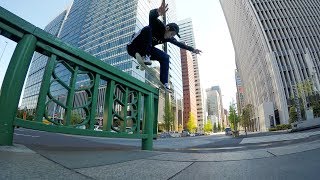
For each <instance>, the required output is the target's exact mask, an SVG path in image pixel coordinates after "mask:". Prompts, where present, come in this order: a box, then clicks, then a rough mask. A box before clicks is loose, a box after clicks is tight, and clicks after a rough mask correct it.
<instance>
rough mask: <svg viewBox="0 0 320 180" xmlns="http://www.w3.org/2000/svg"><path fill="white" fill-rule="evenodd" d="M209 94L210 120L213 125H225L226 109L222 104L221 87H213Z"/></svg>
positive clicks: (208, 108)
mask: <svg viewBox="0 0 320 180" xmlns="http://www.w3.org/2000/svg"><path fill="white" fill-rule="evenodd" d="M206 93H207V111H208V120H209V119H210V120H211V121H212V124H214V123H216V124H217V126H218V123H219V124H220V125H222V124H225V118H224V109H223V104H222V94H221V90H220V87H219V86H213V87H211V88H209V89H207V90H206Z"/></svg>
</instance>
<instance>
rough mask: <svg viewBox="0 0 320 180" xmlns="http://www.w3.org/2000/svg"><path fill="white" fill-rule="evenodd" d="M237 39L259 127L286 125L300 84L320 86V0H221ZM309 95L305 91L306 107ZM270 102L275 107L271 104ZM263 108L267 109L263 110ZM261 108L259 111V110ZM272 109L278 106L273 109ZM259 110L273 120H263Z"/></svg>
mask: <svg viewBox="0 0 320 180" xmlns="http://www.w3.org/2000/svg"><path fill="white" fill-rule="evenodd" d="M220 2H221V5H222V8H223V11H224V14H225V17H226V20H227V22H228V26H229V30H230V34H231V37H232V40H233V44H234V49H235V55H236V66H237V70H238V72H239V75H240V77H241V80H242V83H243V87H244V90H245V102H246V104H252V105H253V106H254V109H255V114H256V116H255V120H256V122H257V123H256V129H257V130H266V129H268V128H269V127H270V126H269V124H272V123H274V124H288V123H289V121H288V120H289V113H288V109H289V108H290V106H291V105H296V106H300V105H299V102H298V104H297V103H296V102H292V101H291V98H292V97H295V96H296V94H297V93H296V90H297V86H298V85H299V84H301V83H304V82H306V81H309V82H311V84H312V87H313V89H312V90H313V91H315V92H317V91H318V90H319V75H320V61H319V58H320V46H319V42H320V41H319V40H320V27H319V26H318V24H319V12H320V8H319V7H320V6H319V5H320V2H319V1H317V0H299V1H291V0H282V1H269V0H239V1H234V0H220ZM307 96H308V94H305V93H302V95H301V99H302V102H303V106H304V108H308V107H309V104H310V103H309V102H308V101H307V100H306V99H307V98H306V97H307ZM270 106H271V107H270ZM261 108H262V109H265V111H266V112H269V114H265V113H259V112H261V111H262V110H261ZM259 109H260V110H259ZM270 109H273V110H274V111H273V112H271V111H270ZM259 114H265V115H267V116H270V117H271V118H270V121H273V122H267V121H268V120H267V121H265V122H259V118H260V119H268V118H266V117H263V118H261V117H259Z"/></svg>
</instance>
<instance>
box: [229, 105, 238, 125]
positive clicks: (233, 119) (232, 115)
mask: <svg viewBox="0 0 320 180" xmlns="http://www.w3.org/2000/svg"><path fill="white" fill-rule="evenodd" d="M228 119H229V122H230V124H231V127H233V129H234V130H235V131H236V130H237V124H238V123H239V117H238V115H237V112H236V107H235V104H234V103H233V102H232V103H230V106H229V116H228Z"/></svg>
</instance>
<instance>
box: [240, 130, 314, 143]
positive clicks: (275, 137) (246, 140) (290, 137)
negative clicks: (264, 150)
mask: <svg viewBox="0 0 320 180" xmlns="http://www.w3.org/2000/svg"><path fill="white" fill-rule="evenodd" d="M315 135H320V130H319V131H313V132H297V133H289V134H279V135H271V136H260V137H250V138H243V140H242V141H241V142H240V144H256V143H268V142H277V141H288V140H296V139H304V138H308V137H310V136H315Z"/></svg>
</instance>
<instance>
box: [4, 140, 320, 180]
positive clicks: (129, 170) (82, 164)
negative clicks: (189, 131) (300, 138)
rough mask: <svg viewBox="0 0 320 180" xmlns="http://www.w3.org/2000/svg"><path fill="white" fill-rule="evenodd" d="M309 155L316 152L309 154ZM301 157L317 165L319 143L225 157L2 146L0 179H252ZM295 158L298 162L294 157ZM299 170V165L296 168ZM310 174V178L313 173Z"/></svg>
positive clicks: (292, 177) (295, 177)
mask: <svg viewBox="0 0 320 180" xmlns="http://www.w3.org/2000/svg"><path fill="white" fill-rule="evenodd" d="M308 152H309V153H313V154H307V153H308ZM297 153H306V154H307V155H306V157H308V158H309V159H308V158H304V159H305V160H308V161H310V162H315V163H318V164H312V163H310V166H309V165H308V168H313V167H314V166H316V165H319V162H320V159H319V158H318V157H317V156H315V155H314V154H319V153H320V140H316V141H312V142H306V143H300V144H293V145H288V146H282V147H274V148H265V149H257V150H247V151H237V152H221V153H179V152H159V151H140V150H139V151H138V150H123V151H121V150H96V151H93V150H91V151H90V150H86V151H79V150H63V149H59V150H53V149H41V148H40V149H37V150H36V152H35V151H33V150H31V149H28V148H26V147H25V146H23V145H15V146H14V147H8V146H2V147H1V146H0V174H1V178H0V179H2V178H3V179H9V180H10V179H15V180H16V179H23V180H28V179H32V180H33V179H54V180H58V179H77V180H81V179H116V180H117V179H125V180H127V179H133V180H135V179H137V180H141V179H146V180H152V179H155V180H158V179H160V180H162V179H164V180H165V179H183V180H186V179H230V178H231V179H233V178H237V179H252V178H253V179H254V177H255V176H256V175H257V174H255V173H257V172H260V173H263V172H266V170H264V168H269V169H270V168H271V171H270V170H269V172H275V171H279V168H276V166H273V165H272V163H281V162H286V161H290V160H294V161H295V160H296V159H297V158H296V156H297V157H300V156H301V155H302V154H300V155H297ZM292 154H294V156H295V158H292V157H290V156H292ZM311 157H312V158H311ZM317 158H318V159H317ZM248 163H249V164H248ZM250 163H254V164H255V165H250ZM270 163H271V165H270ZM287 164H288V163H287ZM289 164H290V163H289ZM248 165H249V166H248ZM277 165H278V164H277ZM264 166H266V167H264ZM297 166H299V164H298V165H295V166H294V168H295V167H297ZM317 167H319V166H317ZM230 168H231V169H232V170H231V169H230ZM256 168H259V169H256ZM248 169H250V170H248ZM261 169H263V171H262V170H261ZM302 170H303V171H304V169H302ZM285 172H287V171H285ZM299 172H300V171H299ZM312 172H313V171H312ZM316 172H317V171H316ZM316 172H313V173H316ZM281 173H284V172H282V171H281V172H279V173H270V174H269V175H268V176H265V177H268V179H274V178H279V175H281ZM308 173H309V174H308V175H310V176H311V174H312V173H310V169H308ZM260 175H261V174H260ZM266 175H267V174H266ZM312 175H313V174H312ZM286 177H287V178H289V177H291V178H290V179H299V178H302V177H303V174H300V175H298V176H297V175H294V174H286ZM259 179H260V178H259ZM262 179H263V178H262Z"/></svg>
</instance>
